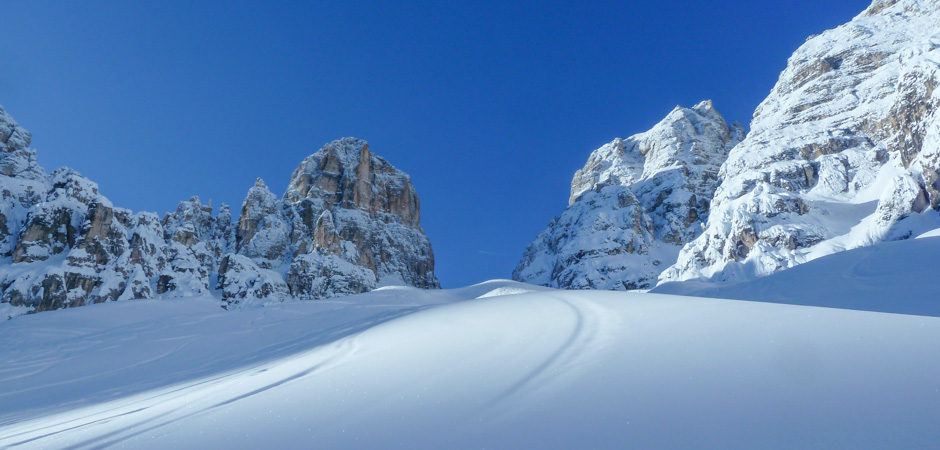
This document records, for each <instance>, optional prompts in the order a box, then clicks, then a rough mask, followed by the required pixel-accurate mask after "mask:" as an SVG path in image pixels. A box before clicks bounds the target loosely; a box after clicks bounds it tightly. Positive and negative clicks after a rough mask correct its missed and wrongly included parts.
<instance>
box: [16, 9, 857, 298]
mask: <svg viewBox="0 0 940 450" xmlns="http://www.w3.org/2000/svg"><path fill="white" fill-rule="evenodd" d="M196 3H197V2H191V1H159V2H123V1H114V2H100V1H87V0H86V1H81V2H59V1H34V2H24V1H9V2H8V1H2V2H0V7H2V10H3V32H2V34H3V39H2V42H0V61H2V70H0V104H2V105H3V106H4V107H5V108H6V109H7V111H8V112H9V113H10V114H12V115H13V116H14V117H15V118H16V119H17V120H18V121H19V122H20V123H21V124H22V125H23V126H25V127H26V128H28V129H29V130H30V131H32V132H33V147H35V148H37V149H38V150H39V159H40V164H42V165H43V167H45V168H46V169H47V170H52V169H55V168H56V167H59V166H69V167H72V168H75V169H77V170H78V171H80V172H82V173H83V174H84V175H85V176H87V177H89V178H91V179H92V180H94V181H96V182H97V183H98V184H99V185H100V187H101V191H102V193H104V194H105V195H106V196H108V197H109V198H110V199H111V200H112V201H113V202H114V203H115V204H116V205H118V206H123V207H127V208H131V209H134V210H149V211H156V212H158V213H161V214H162V213H163V212H166V211H169V210H172V209H175V208H176V203H177V202H178V201H180V200H184V199H188V198H189V197H191V196H193V195H199V196H200V198H202V199H203V200H208V199H210V198H211V199H212V200H213V204H214V205H218V203H219V202H226V203H230V204H232V205H233V206H234V207H235V209H236V210H237V209H238V208H239V207H240V206H241V202H242V200H243V199H244V196H245V193H246V192H247V190H248V188H250V187H251V186H252V184H253V182H254V180H255V178H256V177H259V176H260V177H262V178H264V179H265V181H266V182H267V184H268V186H270V187H271V188H272V190H273V191H275V193H276V194H278V195H280V194H281V193H283V191H284V189H285V188H286V186H287V182H288V179H289V177H290V173H291V171H292V170H293V169H294V168H295V167H296V165H297V164H298V163H299V162H300V161H301V160H302V159H303V158H304V157H305V156H307V155H308V154H310V153H313V152H314V151H316V150H317V149H319V148H320V147H321V146H322V145H323V144H325V143H326V142H329V141H331V140H334V139H337V138H340V137H343V136H355V137H359V138H362V139H366V140H368V141H369V142H370V144H371V148H372V150H373V151H374V152H375V153H377V154H379V155H381V156H384V157H385V158H386V159H388V160H389V161H390V162H391V163H392V164H394V165H396V166H397V167H399V168H400V169H402V170H404V171H406V172H408V173H410V174H411V175H412V178H413V180H414V184H415V186H416V188H417V189H418V195H419V196H420V197H421V213H422V226H423V228H424V230H425V232H426V233H427V234H428V236H429V237H430V238H431V243H432V245H433V247H434V251H435V254H436V257H437V274H438V276H439V277H440V279H441V282H442V283H443V284H444V286H445V287H457V286H460V285H467V284H471V283H476V282H480V281H483V280H486V279H491V278H508V277H509V276H510V274H511V273H512V269H513V268H514V267H515V265H516V263H517V262H518V261H519V258H520V257H521V255H522V251H523V249H524V248H525V246H526V245H527V244H528V243H529V242H531V241H532V239H533V238H534V237H535V235H536V234H537V233H538V232H539V231H541V230H542V229H543V228H544V227H545V225H546V224H547V223H548V222H549V220H550V219H551V218H552V217H553V216H555V215H558V214H560V213H561V212H562V211H563V210H564V208H565V206H566V204H567V199H568V187H569V183H570V180H571V176H572V174H573V173H574V171H575V170H577V169H578V168H580V167H581V166H582V165H583V164H584V161H585V160H586V159H587V156H588V154H589V153H590V152H591V151H592V150H593V149H594V148H596V147H599V146H600V145H602V144H604V143H606V142H608V141H610V140H612V139H613V138H615V137H627V136H629V135H631V134H634V133H637V132H640V131H644V130H646V129H648V128H649V127H650V126H652V125H653V124H655V123H656V122H657V121H659V119H661V118H662V117H663V116H665V114H666V113H668V112H669V111H670V110H671V109H672V108H673V107H674V106H676V105H683V106H691V105H693V104H695V103H697V102H698V101H700V100H703V99H707V98H710V99H713V100H714V102H715V106H716V108H717V109H718V110H719V111H720V112H721V113H722V114H724V115H725V117H726V118H727V119H728V120H729V121H733V120H736V121H740V122H742V123H744V124H745V125H746V124H747V123H748V122H749V121H750V117H751V114H752V113H753V111H754V108H755V107H756V106H757V104H758V103H759V102H760V101H761V100H762V99H763V98H764V97H765V96H766V95H767V93H768V92H769V90H770V88H771V87H772V86H773V84H774V82H775V81H776V79H777V76H778V74H779V73H780V71H781V70H783V68H784V67H785V65H786V59H787V57H788V56H789V55H790V54H791V53H792V52H793V50H795V49H796V48H797V47H798V46H799V45H800V44H801V43H803V41H804V40H805V39H806V37H807V36H809V35H811V34H818V33H820V32H821V31H823V30H825V29H827V28H833V27H835V26H837V25H839V24H841V23H844V22H846V21H848V20H849V19H851V18H852V17H854V16H855V15H856V14H858V13H859V12H861V11H862V10H863V9H864V8H865V7H867V6H868V4H869V2H868V1H865V0H852V1H849V0H843V1H831V0H815V1H809V0H805V1H795V2H776V1H743V0H736V1H714V2H702V1H611V2H571V3H560V2H553V1H531V2H528V1H526V2H523V1H519V2H493V3H489V4H487V3H484V2H480V1H474V2H466V3H461V4H457V3H454V2H448V1H428V2H414V3H405V2H400V1H395V2H378V1H376V2H356V1H330V2H283V3H277V4H274V2H253V3H249V2H235V1H231V2H229V1H226V2H203V3H200V4H196Z"/></svg>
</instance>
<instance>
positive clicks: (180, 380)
mask: <svg viewBox="0 0 940 450" xmlns="http://www.w3.org/2000/svg"><path fill="white" fill-rule="evenodd" d="M911 243H923V244H930V245H931V246H930V247H925V248H924V249H923V251H924V252H928V253H930V252H932V254H934V255H935V254H937V253H936V250H937V248H935V247H940V239H921V240H916V241H914V240H912V241H908V242H902V243H898V244H896V245H908V244H911ZM874 248H878V247H871V248H870V249H874ZM885 248H888V247H885ZM870 249H862V250H863V251H870ZM907 250H910V248H907V247H905V248H904V249H903V251H902V250H897V251H896V252H895V253H896V254H898V255H900V254H901V253H904V252H905V251H907ZM851 253H852V252H847V253H845V254H843V255H848V254H851ZM909 255H910V256H912V257H917V256H919V254H915V253H911V254H909ZM836 256H841V255H836ZM830 258H833V257H829V258H821V259H819V260H818V261H819V262H820V263H822V262H826V261H828V260H829V259H830ZM810 264H812V263H810ZM810 264H807V265H805V266H801V267H810ZM801 267H798V268H796V269H792V270H793V271H795V270H800V268H801ZM833 270H834V269H833ZM785 273H789V272H783V273H781V275H782V274H785ZM920 273H924V271H923V270H921V272H920ZM858 274H861V275H860V276H875V277H876V278H877V276H876V275H877V273H876V272H872V273H867V275H866V273H865V272H858ZM772 279H773V276H772V277H767V278H764V279H762V280H772ZM844 280H846V279H844V278H842V279H838V278H837V279H836V283H835V284H839V283H841V284H842V285H845V284H846V283H843V282H842V281H844ZM849 281H851V282H853V283H854V282H857V281H858V279H857V278H856V279H852V280H849ZM818 282H819V280H818V279H810V280H809V287H808V288H809V289H812V288H813V286H815V284H814V283H816V284H818ZM905 282H907V280H898V282H897V283H896V284H900V283H905ZM849 292H854V291H849ZM497 294H499V295H497ZM479 297H483V298H479ZM898 301H906V300H905V299H900V300H898ZM0 340H3V342H5V344H6V345H5V346H4V347H3V350H2V359H3V361H4V364H3V366H0V447H7V446H13V447H17V448H27V449H28V448H76V449H80V448H115V447H125V448H155V449H165V448H168V447H172V446H179V445H180V444H184V445H185V447H187V448H309V447H311V446H313V447H318V448H389V447H398V448H441V447H447V448H453V447H461V448H484V447H497V448H594V447H605V448H612V447H616V448H624V447H627V448H727V447H738V448H758V447H759V448H773V447H777V448H784V447H787V448H794V447H796V448H805V447H820V448H832V447H849V448H862V447H893V448H911V447H928V446H932V445H933V444H934V443H935V441H934V438H935V436H937V435H938V433H940V420H938V419H940V391H938V389H940V357H938V356H937V355H940V318H937V317H926V316H914V315H900V314H885V313H876V312H865V311H852V310H845V309H834V308H819V307H809V306H795V305H785V304H774V303H762V302H746V301H736V300H721V299H705V298H695V297H681V296H673V295H663V294H655V293H651V294H642V293H622V292H601V291H558V290H551V289H547V288H544V287H539V286H532V285H526V284H523V283H516V282H511V281H507V280H498V281H491V282H487V283H481V284H479V285H474V286H470V287H467V288H462V289H454V290H443V291H442V290H436V291H426V290H419V289H414V288H400V287H395V288H393V287H388V288H382V289H377V290H375V291H372V292H369V293H365V294H360V295H355V296H349V297H343V298H339V299H332V300H320V301H311V302H293V303H278V304H272V305H268V306H265V307H255V308H247V309H243V310H234V311H223V310H221V309H219V308H218V302H217V300H215V299H211V298H190V299H176V300H136V301H128V302H109V303H104V304H99V305H91V306H86V307H83V308H77V309H66V310H58V311H50V312H45V313H42V314H37V315H30V316H22V317H15V318H13V319H12V320H9V321H6V322H3V323H2V324H0Z"/></svg>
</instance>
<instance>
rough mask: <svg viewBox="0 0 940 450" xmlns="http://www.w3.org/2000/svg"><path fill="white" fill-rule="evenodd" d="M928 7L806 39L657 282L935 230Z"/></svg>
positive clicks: (934, 47)
mask: <svg viewBox="0 0 940 450" xmlns="http://www.w3.org/2000/svg"><path fill="white" fill-rule="evenodd" d="M938 39H940V4H938V3H937V2H936V1H930V0H923V1H921V0H900V1H882V0H878V1H875V2H874V3H873V4H872V5H871V7H869V8H868V9H867V10H866V11H865V12H863V13H862V14H860V15H859V16H858V17H856V18H854V19H853V20H852V21H851V22H849V23H848V24H845V25H842V26H840V27H838V28H836V29H833V30H829V31H826V32H824V33H823V34H821V35H818V36H815V37H812V38H810V39H808V40H807V41H806V43H805V44H804V45H803V46H801V47H800V48H799V49H798V50H797V51H796V52H795V53H794V54H793V56H791V57H790V60H789V61H788V64H787V68H786V70H784V72H783V73H782V74H781V75H780V79H779V80H778V81H777V84H776V85H775V86H774V88H773V90H772V91H771V93H770V95H769V96H768V97H767V98H766V99H765V100H764V101H763V102H762V103H761V105H760V106H759V107H758V108H757V110H756V112H755V113H754V120H753V122H752V124H751V132H750V134H749V135H748V136H747V138H746V139H745V140H744V141H743V142H742V143H741V144H740V145H739V146H737V147H735V148H734V150H732V151H731V154H730V155H729V157H728V160H727V162H726V163H725V164H724V166H722V168H721V172H720V177H721V186H720V188H719V189H718V190H717V192H716V194H715V198H714V200H713V201H712V204H711V213H710V216H709V220H708V222H707V226H706V229H705V231H704V233H703V234H702V235H701V236H700V237H698V238H697V239H695V240H694V241H693V242H691V243H689V244H688V245H687V246H686V247H685V248H684V249H683V250H682V253H681V255H680V256H679V259H678V262H677V263H676V264H675V265H674V266H673V267H671V268H670V269H669V270H667V271H666V272H664V274H663V277H662V279H663V280H665V281H672V280H685V279H691V278H708V279H713V280H718V281H722V280H733V279H742V278H752V277H756V276H762V275H767V274H769V273H772V272H774V271H777V270H781V269H786V268H788V267H792V266H794V265H797V264H800V263H803V262H806V261H809V260H811V259H814V258H817V257H820V256H823V255H826V254H830V253H833V252H837V251H842V250H846V249H851V248H855V247H860V246H865V245H870V244H873V243H876V242H880V241H883V240H891V239H900V238H906V237H909V236H911V235H916V233H918V230H919V229H925V228H935V227H938V226H940V215H938V214H937V207H938V204H940V190H938V188H940V185H938V172H940V158H938V155H940V114H938V107H940V89H937V86H938V83H940V45H938V42H940V41H938Z"/></svg>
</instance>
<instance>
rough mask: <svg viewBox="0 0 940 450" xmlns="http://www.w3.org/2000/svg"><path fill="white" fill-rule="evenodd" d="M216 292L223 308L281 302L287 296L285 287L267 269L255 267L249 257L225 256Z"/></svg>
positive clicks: (280, 280)
mask: <svg viewBox="0 0 940 450" xmlns="http://www.w3.org/2000/svg"><path fill="white" fill-rule="evenodd" d="M219 289H220V290H221V291H222V300H223V301H224V302H225V304H224V305H223V306H224V307H225V308H226V309H227V308H230V307H233V306H236V305H237V306H246V305H249V304H255V303H264V302H282V301H284V300H287V299H288V297H289V296H290V295H289V293H288V290H287V284H286V283H284V279H283V278H281V276H280V275H279V274H278V273H276V272H273V271H271V270H267V269H262V268H261V267H258V265H257V264H255V263H254V262H253V261H252V260H251V259H250V258H248V257H247V256H242V255H235V254H231V253H230V254H228V255H225V257H224V258H222V262H221V263H220V264H219Z"/></svg>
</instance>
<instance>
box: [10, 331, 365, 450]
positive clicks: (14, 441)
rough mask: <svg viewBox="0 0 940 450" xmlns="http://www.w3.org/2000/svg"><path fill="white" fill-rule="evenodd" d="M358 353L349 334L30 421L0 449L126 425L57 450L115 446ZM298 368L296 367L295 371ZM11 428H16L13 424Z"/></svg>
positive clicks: (289, 381)
mask: <svg viewBox="0 0 940 450" xmlns="http://www.w3.org/2000/svg"><path fill="white" fill-rule="evenodd" d="M357 349H358V346H357V345H356V339H355V335H353V336H349V337H346V338H343V339H340V340H339V341H336V342H333V343H331V344H328V345H324V346H321V347H318V348H315V349H313V350H309V351H307V352H305V353H302V354H300V355H296V356H294V357H290V358H286V359H285V361H277V362H272V363H267V364H263V365H260V366H255V367H250V368H246V369H242V370H238V371H236V372H233V373H229V374H225V375H222V376H218V377H214V378H209V379H206V380H201V381H198V382H195V383H190V384H188V385H185V386H182V387H177V388H172V389H169V390H164V391H161V392H157V393H153V394H149V395H147V394H144V395H138V396H135V397H140V398H131V399H128V400H118V401H116V402H115V405H114V406H113V407H110V408H108V409H106V410H104V411H101V410H100V409H99V408H96V407H92V408H85V411H88V412H87V413H86V412H85V411H83V410H77V411H70V412H66V413H63V414H61V415H60V417H58V418H49V419H46V420H40V421H34V422H33V423H31V424H29V425H27V426H26V427H24V428H23V429H20V430H16V431H14V432H12V433H10V434H7V435H6V436H5V437H0V447H2V448H13V447H18V446H22V445H26V444H36V445H40V446H42V441H43V440H50V439H54V438H56V437H58V436H59V435H61V434H62V433H68V432H74V431H76V430H82V429H85V430H87V429H89V428H90V427H96V426H102V425H106V424H110V423H112V422H115V421H125V422H127V423H126V424H120V426H119V428H118V429H117V430H115V431H111V432H107V433H104V434H100V435H96V436H95V437H93V438H91V439H87V440H84V441H81V442H77V443H74V444H71V445H69V446H66V447H62V448H63V449H68V450H78V449H101V448H107V447H112V446H118V445H120V444H121V443H122V442H124V441H126V440H128V439H132V438H134V437H136V436H139V435H141V434H145V433H148V432H151V431H154V430H157V429H159V428H161V427H164V426H167V425H171V424H173V423H176V422H179V421H182V420H186V419H190V418H193V417H196V416H199V415H201V414H206V413H208V412H211V411H212V410H214V409H217V408H222V407H225V406H228V405H231V404H233V403H236V402H239V401H242V400H245V399H247V398H250V397H252V396H255V395H258V394H261V393H263V392H266V391H269V390H271V389H275V388H277V387H280V386H284V385H286V384H288V383H293V382H297V381H299V380H302V379H304V378H306V377H310V376H314V375H316V374H318V373H321V372H323V371H326V370H330V369H331V368H333V367H336V366H338V365H339V364H341V363H342V362H343V361H344V360H346V359H348V358H349V357H351V356H352V355H354V354H355V353H356V351H357ZM298 364H299V367H294V366H296V365H298ZM246 374H247V376H246ZM259 376H261V377H269V378H270V379H269V380H264V381H265V383H264V384H263V385H261V386H260V387H255V386H256V385H255V384H253V383H246V380H251V379H252V378H254V377H259ZM11 428H13V429H14V430H15V429H16V426H15V425H14V426H13V427H11Z"/></svg>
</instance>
